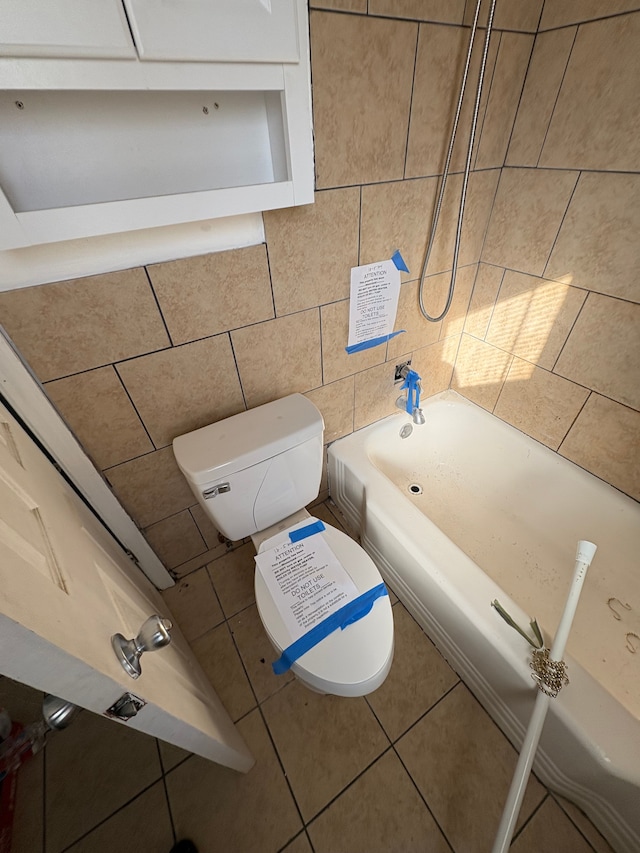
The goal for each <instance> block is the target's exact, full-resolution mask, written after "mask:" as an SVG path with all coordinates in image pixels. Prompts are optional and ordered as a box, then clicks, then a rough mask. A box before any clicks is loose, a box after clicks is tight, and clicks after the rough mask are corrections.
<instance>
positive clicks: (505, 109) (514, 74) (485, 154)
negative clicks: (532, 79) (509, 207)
mask: <svg viewBox="0 0 640 853" xmlns="http://www.w3.org/2000/svg"><path fill="white" fill-rule="evenodd" d="M532 47H533V36H531V35H525V34H523V33H503V34H502V38H501V39H500V49H499V51H498V58H497V61H496V66H495V70H494V72H493V77H492V78H491V92H490V94H489V101H488V103H487V110H486V113H485V116H484V122H483V124H482V134H481V137H480V144H479V147H478V156H477V158H476V161H475V167H476V169H487V168H491V167H493V166H502V165H503V164H504V160H505V155H506V153H507V147H508V145H509V138H510V136H511V131H512V129H513V122H514V119H515V116H516V111H517V109H518V103H519V101H520V94H521V92H522V85H523V83H524V77H525V74H526V71H527V66H528V64H529V57H530V56H531V49H532Z"/></svg>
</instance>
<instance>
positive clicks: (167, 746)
mask: <svg viewBox="0 0 640 853" xmlns="http://www.w3.org/2000/svg"><path fill="white" fill-rule="evenodd" d="M158 747H159V749H160V761H161V762H162V769H163V770H164V772H165V773H168V772H169V770H173V768H174V767H177V766H178V764H180V762H182V761H184V760H185V758H189V756H190V755H191V753H190V752H187V750H186V749H181V748H180V747H179V746H176V745H175V744H173V743H166V742H165V741H163V740H159V741H158Z"/></svg>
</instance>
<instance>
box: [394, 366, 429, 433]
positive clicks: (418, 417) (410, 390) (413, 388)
mask: <svg viewBox="0 0 640 853" xmlns="http://www.w3.org/2000/svg"><path fill="white" fill-rule="evenodd" d="M400 375H401V376H402V378H403V379H404V383H403V384H402V385H401V386H400V390H404V389H405V388H406V389H407V396H406V397H404V396H402V395H401V396H400V397H398V399H397V400H396V406H397V407H398V408H399V409H402V411H403V412H406V413H407V414H408V415H411V417H412V419H413V422H414V424H423V423H424V422H425V421H424V415H423V413H422V409H421V408H420V394H421V392H422V386H421V385H420V377H419V376H418V374H417V373H416V372H415V370H411V368H410V367H409V365H408V364H405V365H404V366H403V367H402V370H401V371H400Z"/></svg>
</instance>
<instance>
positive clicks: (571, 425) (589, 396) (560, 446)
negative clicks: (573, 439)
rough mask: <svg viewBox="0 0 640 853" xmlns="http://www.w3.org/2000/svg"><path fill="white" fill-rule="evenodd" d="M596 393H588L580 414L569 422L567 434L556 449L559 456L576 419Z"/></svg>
mask: <svg viewBox="0 0 640 853" xmlns="http://www.w3.org/2000/svg"><path fill="white" fill-rule="evenodd" d="M594 393H596V392H594V391H590V393H589V394H587V398H586V400H585V401H584V403H583V404H582V405H581V406H580V409H579V411H578V414H577V415H576V416H575V418H574V419H573V420H572V421H571V423H570V424H569V427H568V429H567V431H566V432H565V434H564V435H563V436H562V438H561V440H560V443H559V444H558V447H557V449H556V451H555V452H556V453H557V454H558V455H559V456H560V455H562V454H561V453H560V450H561V448H562V445H563V444H564V443H565V441H566V439H567V437H568V435H569V433H570V432H571V430H572V429H573V427H574V426H575V424H576V421H577V420H578V418H579V417H580V415H581V414H582V412H583V411H584V409H585V407H586V405H587V403H588V402H589V400H590V399H591V395H592V394H594ZM574 464H576V463H574Z"/></svg>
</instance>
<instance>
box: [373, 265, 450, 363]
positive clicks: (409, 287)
mask: <svg viewBox="0 0 640 853" xmlns="http://www.w3.org/2000/svg"><path fill="white" fill-rule="evenodd" d="M441 277H446V278H447V281H448V280H449V274H448V273H439V274H438V275H435V276H429V277H428V278H426V279H425V286H424V303H425V308H426V309H427V310H428V311H429V310H430V311H431V313H432V314H434V315H435V313H436V308H437V306H436V303H435V298H436V297H435V296H434V295H433V294H432V288H433V287H436V286H437V279H439V278H441ZM439 290H440V288H439V287H438V297H439ZM432 300H434V301H433V304H432ZM394 328H395V330H396V331H398V330H399V329H404V330H405V332H403V334H401V335H396V337H395V338H391V340H390V341H389V343H388V344H387V359H389V360H390V361H391V360H393V359H395V358H396V357H397V356H400V355H403V354H404V353H407V352H411V351H412V350H414V349H419V348H420V347H424V346H426V345H427V344H432V343H435V341H437V340H438V337H439V335H440V323H430V322H429V321H428V320H425V319H424V317H423V316H422V314H421V313H420V307H419V303H418V282H417V281H409V282H406V283H405V284H403V285H402V287H401V288H400V298H399V299H398V313H397V315H396V324H395V327H394Z"/></svg>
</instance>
